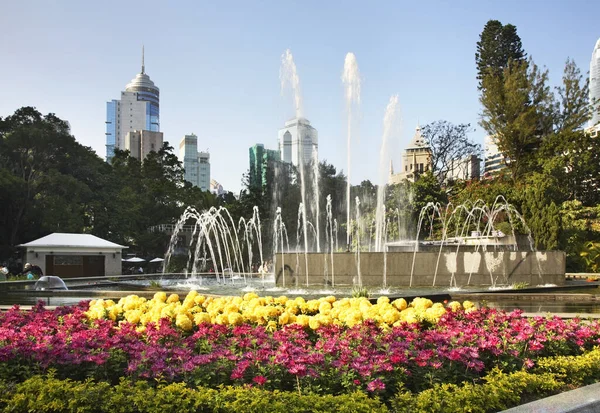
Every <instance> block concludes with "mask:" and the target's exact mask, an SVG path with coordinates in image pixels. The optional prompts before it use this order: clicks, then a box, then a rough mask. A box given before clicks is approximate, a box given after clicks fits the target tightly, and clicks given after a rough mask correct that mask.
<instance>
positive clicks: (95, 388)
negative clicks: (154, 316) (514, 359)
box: [0, 376, 388, 413]
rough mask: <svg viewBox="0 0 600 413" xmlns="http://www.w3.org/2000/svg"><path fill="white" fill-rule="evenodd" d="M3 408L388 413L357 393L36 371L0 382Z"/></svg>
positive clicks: (84, 412) (85, 411) (149, 412)
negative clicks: (113, 380) (98, 378)
mask: <svg viewBox="0 0 600 413" xmlns="http://www.w3.org/2000/svg"><path fill="white" fill-rule="evenodd" d="M0 409H1V410H2V411H4V412H27V411H29V412H32V411H34V412H61V413H62V412H77V413H92V412H115V413H117V412H132V413H133V412H136V413H137V412H140V413H169V412H173V413H183V412H219V413H230V412H231V413H233V412H239V413H245V412H281V413H292V412H334V411H335V412H347V413H350V412H364V413H369V412H387V411H388V410H387V408H386V407H385V406H384V405H382V404H381V402H380V401H379V400H377V399H370V398H369V397H368V396H367V395H366V394H364V393H360V392H356V393H352V394H345V395H339V396H332V395H324V396H323V395H311V394H308V395H299V394H298V393H293V392H278V391H274V392H270V391H266V390H261V389H258V388H250V387H222V388H220V389H216V390H215V389H207V388H198V389H190V388H187V387H186V386H185V385H184V384H182V383H172V384H167V385H159V386H157V387H154V386H152V385H150V384H149V383H147V382H144V381H138V382H135V383H132V382H131V381H129V380H123V381H121V383H119V384H118V385H116V386H111V385H110V384H108V383H105V382H94V381H91V380H87V381H85V382H76V381H72V380H69V379H67V380H59V379H56V378H54V377H52V376H50V377H42V376H35V377H32V378H30V379H28V380H26V381H24V382H23V383H19V384H16V385H9V384H7V383H0Z"/></svg>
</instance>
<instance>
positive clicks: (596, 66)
mask: <svg viewBox="0 0 600 413" xmlns="http://www.w3.org/2000/svg"><path fill="white" fill-rule="evenodd" d="M590 103H591V104H592V105H593V108H594V111H593V113H592V119H591V121H590V128H591V129H593V131H595V132H596V133H597V132H598V131H600V39H598V41H597V42H596V46H595V47H594V51H593V52H592V61H591V62H590Z"/></svg>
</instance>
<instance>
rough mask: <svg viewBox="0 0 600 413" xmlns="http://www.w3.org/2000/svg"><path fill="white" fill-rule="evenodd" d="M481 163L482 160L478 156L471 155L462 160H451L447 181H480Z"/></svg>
mask: <svg viewBox="0 0 600 413" xmlns="http://www.w3.org/2000/svg"><path fill="white" fill-rule="evenodd" d="M480 163H481V159H479V157H478V156H477V155H469V156H466V157H464V158H462V159H451V160H450V164H449V165H448V173H447V174H446V181H451V180H452V181H455V180H462V181H468V180H471V179H479V175H480V171H481V167H480Z"/></svg>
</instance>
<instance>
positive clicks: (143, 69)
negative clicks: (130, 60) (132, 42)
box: [142, 45, 146, 74]
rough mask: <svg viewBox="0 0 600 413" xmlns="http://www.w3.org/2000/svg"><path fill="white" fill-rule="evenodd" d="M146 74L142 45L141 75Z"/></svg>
mask: <svg viewBox="0 0 600 413" xmlns="http://www.w3.org/2000/svg"><path fill="white" fill-rule="evenodd" d="M145 72H146V68H145V67H144V45H142V74H144V73H145Z"/></svg>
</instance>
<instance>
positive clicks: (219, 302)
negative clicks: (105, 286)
mask: <svg viewBox="0 0 600 413" xmlns="http://www.w3.org/2000/svg"><path fill="white" fill-rule="evenodd" d="M598 344H600V325H599V324H598V323H597V322H581V321H580V320H576V319H575V320H561V319H558V318H542V317H536V318H525V317H522V316H521V313H520V312H519V311H514V312H512V313H506V312H503V311H499V310H495V309H490V308H480V309H476V308H475V307H474V306H473V305H472V303H468V302H466V303H463V304H462V305H461V304H459V303H450V304H448V306H446V307H444V305H442V304H441V303H437V304H434V303H432V302H431V301H430V300H426V299H415V300H414V301H413V302H412V303H410V304H407V303H406V302H405V301H404V300H402V299H401V300H395V301H393V302H390V301H389V300H388V299H387V298H386V297H382V298H380V299H379V300H378V302H377V303H376V304H371V303H370V302H369V301H368V300H366V299H341V300H336V299H335V298H334V297H326V298H323V299H320V300H310V301H304V300H303V299H294V300H290V299H287V298H285V297H279V298H272V297H258V296H256V295H255V294H246V295H245V296H244V297H221V298H210V297H203V296H200V295H198V294H197V293H196V292H191V293H190V294H189V295H188V296H187V297H186V298H185V299H184V300H183V301H180V300H179V297H177V296H175V295H171V296H169V297H167V296H166V294H164V293H157V294H156V295H155V297H154V298H153V299H152V300H144V299H142V298H139V297H136V296H130V297H127V298H125V299H122V300H120V301H119V302H118V303H115V302H112V301H103V300H98V301H93V302H90V303H81V304H80V305H78V306H74V307H61V308H57V309H56V310H53V311H50V310H46V309H44V307H43V306H42V305H39V306H37V307H35V308H34V309H33V310H32V311H29V312H25V311H20V310H19V308H18V307H15V308H13V309H11V310H10V311H8V312H6V313H4V314H0V380H5V381H7V382H12V383H21V382H24V381H26V380H28V379H31V378H32V377H34V376H36V375H39V374H46V373H48V372H49V371H52V372H53V373H52V374H53V376H52V377H53V379H59V380H64V379H72V380H84V379H87V378H91V379H94V380H96V381H106V382H108V383H111V384H113V385H114V384H117V383H119V382H120V381H121V380H122V379H123V378H125V379H126V380H131V381H132V382H137V381H140V380H142V381H151V382H153V383H156V384H158V385H160V384H165V383H182V384H183V385H186V386H189V387H190V388H196V387H198V386H201V387H202V388H212V389H217V388H219V386H223V385H225V386H234V387H235V386H237V387H240V388H242V387H243V388H248V387H252V388H257V389H261V390H263V391H283V392H295V393H299V394H307V393H310V394H315V395H322V396H326V395H333V396H336V395H348V394H355V393H356V392H357V391H358V392H364V393H366V394H368V395H369V396H370V397H372V398H377V399H379V400H381V401H383V402H385V403H387V404H388V405H394V404H395V405H396V408H395V409H396V410H401V409H400V408H398V406H399V405H407V404H406V403H407V401H406V400H409V399H410V400H420V399H419V398H418V397H416V395H418V394H421V393H422V392H427V391H432V390H431V389H438V390H437V391H438V392H441V391H442V390H440V389H443V388H447V386H458V387H457V388H462V387H461V386H464V384H463V383H465V382H468V383H471V385H476V386H483V385H485V384H486V383H487V384H490V383H493V382H494V379H490V377H492V378H493V377H498V375H510V374H517V373H519V374H521V373H527V374H532V375H536V374H550V375H551V376H552V377H553V378H554V379H556V383H559V384H557V385H556V386H555V387H552V388H546V389H545V390H544V389H541V390H544V391H541V390H540V391H539V392H538V393H539V394H545V393H547V392H552V391H558V390H560V389H561V388H562V387H561V386H563V387H564V385H568V384H571V383H572V384H574V385H580V384H585V383H586V382H587V381H586V380H588V381H589V380H595V377H596V376H597V374H596V376H595V375H594V374H595V373H593V372H594V371H595V370H593V369H590V368H588V369H587V370H586V373H581V375H582V377H584V378H583V379H582V378H581V377H579V378H578V377H573V378H570V377H569V375H568V374H566V373H565V367H564V365H565V363H567V362H566V361H561V360H563V359H561V358H560V357H559V356H561V357H566V356H582V357H583V356H586V355H589V354H596V353H594V352H592V349H593V348H594V347H595V346H597V345H598ZM549 357H550V358H549ZM554 360H558V361H554ZM595 360H597V359H595ZM552 363H554V364H552ZM561 363H562V364H561ZM592 365H593V363H592ZM553 366H554V367H553ZM561 366H562V367H561ZM570 368H571V367H570ZM561 369H562V370H561ZM596 370H598V369H596ZM590 371H591V372H592V373H590ZM596 373H597V372H596ZM590 377H591V379H590ZM532 382H535V383H537V382H536V381H535V380H533V381H532ZM539 382H544V380H541V381H539ZM545 382H547V380H545ZM439 386H446V387H442V388H440V387H439ZM529 390H531V389H529ZM531 393H536V392H531ZM407 395H408V396H407ZM413 396H415V397H413ZM426 399H427V400H430V399H432V398H431V397H428V398H426ZM424 400H425V399H424ZM403 403H404V404H403ZM413 407H414V406H413Z"/></svg>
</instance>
